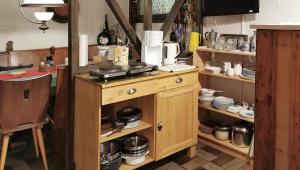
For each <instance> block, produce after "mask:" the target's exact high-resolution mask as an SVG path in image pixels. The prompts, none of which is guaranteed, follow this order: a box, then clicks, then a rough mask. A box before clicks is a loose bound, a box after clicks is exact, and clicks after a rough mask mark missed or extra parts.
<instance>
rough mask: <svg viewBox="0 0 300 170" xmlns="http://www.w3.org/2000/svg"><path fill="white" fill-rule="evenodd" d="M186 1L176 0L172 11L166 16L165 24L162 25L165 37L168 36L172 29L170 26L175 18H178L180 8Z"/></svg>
mask: <svg viewBox="0 0 300 170" xmlns="http://www.w3.org/2000/svg"><path fill="white" fill-rule="evenodd" d="M183 3H184V0H176V1H175V3H174V5H173V7H172V9H171V11H170V13H169V14H168V16H167V17H166V19H165V20H164V23H163V25H162V26H161V29H160V30H161V31H163V32H164V38H165V37H166V36H167V33H168V31H169V29H170V27H171V26H172V24H173V22H174V19H175V18H176V16H177V14H178V12H179V10H180V8H181V7H182V5H183Z"/></svg>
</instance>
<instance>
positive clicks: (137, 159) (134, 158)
mask: <svg viewBox="0 0 300 170" xmlns="http://www.w3.org/2000/svg"><path fill="white" fill-rule="evenodd" d="M148 154H149V150H147V151H146V152H144V153H142V154H138V155H134V154H133V155H130V154H123V159H125V161H126V163H127V164H128V165H138V164H140V163H142V162H144V161H145V158H146V155H148Z"/></svg>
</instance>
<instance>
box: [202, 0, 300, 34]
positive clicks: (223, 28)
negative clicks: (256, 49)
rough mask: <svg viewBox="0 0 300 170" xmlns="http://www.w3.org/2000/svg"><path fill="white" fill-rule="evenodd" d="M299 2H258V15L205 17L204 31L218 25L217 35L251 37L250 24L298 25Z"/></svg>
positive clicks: (269, 0)
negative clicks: (227, 34) (246, 35)
mask: <svg viewBox="0 0 300 170" xmlns="http://www.w3.org/2000/svg"><path fill="white" fill-rule="evenodd" d="M299 6H300V1H299V0H260V12H259V13H258V14H247V15H236V16H220V17H206V18H205V20H204V24H205V28H204V30H205V31H208V30H209V27H210V26H214V25H215V21H216V23H217V25H218V27H217V30H218V31H219V33H235V34H241V33H242V34H248V35H252V34H253V32H252V31H253V30H251V29H250V25H251V24H283V23H294V24H295V23H296V24H300V11H299Z"/></svg>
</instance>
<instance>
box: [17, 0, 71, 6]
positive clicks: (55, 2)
mask: <svg viewBox="0 0 300 170" xmlns="http://www.w3.org/2000/svg"><path fill="white" fill-rule="evenodd" d="M66 5H67V4H66V3H64V1H63V0H24V2H23V4H22V5H21V6H22V7H63V6H66Z"/></svg>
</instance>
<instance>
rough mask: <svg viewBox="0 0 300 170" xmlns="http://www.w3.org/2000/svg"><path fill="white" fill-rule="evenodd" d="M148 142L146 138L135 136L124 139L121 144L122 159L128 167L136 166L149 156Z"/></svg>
mask: <svg viewBox="0 0 300 170" xmlns="http://www.w3.org/2000/svg"><path fill="white" fill-rule="evenodd" d="M149 148H150V145H149V141H148V139H147V138H146V137H144V136H141V135H135V136H131V137H128V138H125V139H124V141H123V143H122V153H123V158H124V159H125V160H126V163H127V164H129V165H137V164H140V163H142V162H143V161H144V160H145V157H146V155H147V154H149Z"/></svg>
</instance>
